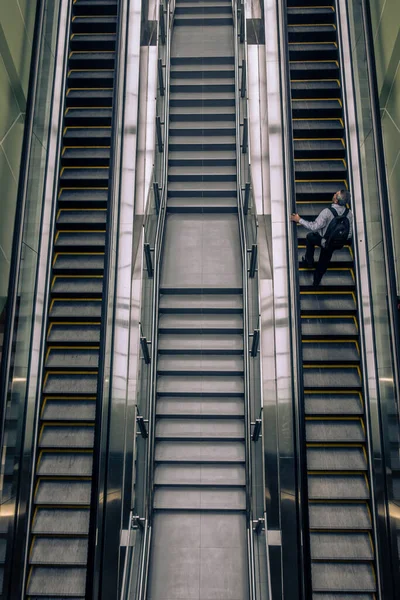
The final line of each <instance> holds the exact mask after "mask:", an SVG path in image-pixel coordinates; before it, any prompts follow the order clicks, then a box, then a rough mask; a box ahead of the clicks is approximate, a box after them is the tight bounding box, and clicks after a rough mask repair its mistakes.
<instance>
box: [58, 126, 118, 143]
mask: <svg viewBox="0 0 400 600" xmlns="http://www.w3.org/2000/svg"><path fill="white" fill-rule="evenodd" d="M110 139H111V128H110V127H76V126H74V127H66V128H65V130H64V145H66V146H85V147H87V146H109V145H110Z"/></svg>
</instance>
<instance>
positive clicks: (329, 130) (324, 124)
mask: <svg viewBox="0 0 400 600" xmlns="http://www.w3.org/2000/svg"><path fill="white" fill-rule="evenodd" d="M342 133H343V122H342V120H341V119H293V136H294V137H297V138H300V137H308V138H311V137H317V138H320V137H330V136H332V135H333V136H335V137H338V136H340V135H341V134H342Z"/></svg>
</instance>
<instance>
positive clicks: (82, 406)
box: [41, 398, 96, 421]
mask: <svg viewBox="0 0 400 600" xmlns="http://www.w3.org/2000/svg"><path fill="white" fill-rule="evenodd" d="M95 416H96V401H95V400H87V399H82V398H79V399H76V400H75V401H71V400H68V401H66V400H64V399H50V398H48V399H47V400H46V403H45V405H44V407H43V409H42V415H41V417H42V421H94V419H95Z"/></svg>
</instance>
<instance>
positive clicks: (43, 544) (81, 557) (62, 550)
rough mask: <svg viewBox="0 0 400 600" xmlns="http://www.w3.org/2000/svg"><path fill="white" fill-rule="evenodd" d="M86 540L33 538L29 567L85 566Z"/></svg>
mask: <svg viewBox="0 0 400 600" xmlns="http://www.w3.org/2000/svg"><path fill="white" fill-rule="evenodd" d="M87 547H88V542H87V539H82V538H73V539H68V538H63V537H59V538H57V537H40V538H36V537H35V538H33V542H32V546H31V549H30V557H29V562H30V564H31V565H46V564H47V565H54V566H58V565H73V566H75V565H86V560H87Z"/></svg>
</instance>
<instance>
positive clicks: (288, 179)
mask: <svg viewBox="0 0 400 600" xmlns="http://www.w3.org/2000/svg"><path fill="white" fill-rule="evenodd" d="M277 7H278V11H277V12H278V20H279V22H278V40H279V41H280V44H279V48H280V84H281V92H282V98H283V102H282V106H281V116H282V128H283V146H284V148H283V160H284V186H285V192H286V193H285V204H286V210H287V218H289V214H290V213H292V212H296V192H295V190H296V184H295V175H294V152H293V132H292V106H291V89H290V66H289V52H288V30H287V18H286V0H277ZM286 228H287V229H286V230H287V232H288V235H287V239H288V242H289V243H288V248H287V254H288V264H289V297H290V301H291V309H292V310H291V311H290V315H289V321H290V325H291V336H290V346H291V354H292V372H293V379H292V382H293V383H292V385H293V387H292V394H293V398H292V406H293V413H294V416H295V420H294V431H293V435H294V441H295V449H296V455H297V456H296V462H297V468H296V490H295V493H296V511H297V515H298V519H297V520H298V532H297V536H298V540H299V543H300V548H301V550H300V553H299V563H300V564H299V565H298V572H299V577H300V585H301V589H300V590H299V592H300V594H301V595H302V597H303V598H305V599H307V600H308V598H311V597H312V580H311V548H310V536H309V514H308V480H307V456H306V449H305V441H306V424H305V408H304V384H303V364H302V342H301V313H300V292H299V289H300V284H299V272H298V267H297V265H298V255H297V243H296V242H297V235H296V234H295V230H294V226H292V227H290V226H289V222H288V220H287V225H286Z"/></svg>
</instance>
